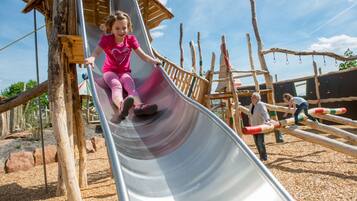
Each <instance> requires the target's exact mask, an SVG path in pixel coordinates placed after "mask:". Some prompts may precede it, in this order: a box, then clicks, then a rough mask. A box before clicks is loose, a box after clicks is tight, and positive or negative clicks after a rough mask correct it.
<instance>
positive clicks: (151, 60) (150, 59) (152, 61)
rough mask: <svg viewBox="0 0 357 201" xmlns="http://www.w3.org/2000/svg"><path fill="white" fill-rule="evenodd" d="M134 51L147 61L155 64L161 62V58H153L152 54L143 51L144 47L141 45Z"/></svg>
mask: <svg viewBox="0 0 357 201" xmlns="http://www.w3.org/2000/svg"><path fill="white" fill-rule="evenodd" d="M134 51H135V53H136V54H137V55H138V56H139V57H140V58H141V59H142V60H143V61H146V62H148V63H151V64H153V65H155V64H161V61H160V60H159V59H156V58H152V57H151V56H149V55H147V54H146V53H145V52H144V51H143V49H141V48H140V47H139V48H138V49H136V50H134Z"/></svg>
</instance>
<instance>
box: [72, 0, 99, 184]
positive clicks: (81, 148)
mask: <svg viewBox="0 0 357 201" xmlns="http://www.w3.org/2000/svg"><path fill="white" fill-rule="evenodd" d="M97 3H99V2H97ZM69 7H70V8H69V15H70V19H73V20H69V21H68V27H69V28H68V32H69V34H71V35H75V34H76V33H77V23H76V22H77V20H74V19H77V14H76V8H77V6H76V1H70V5H69ZM68 77H69V78H70V85H71V90H70V91H71V100H72V111H73V113H72V115H73V117H72V119H73V120H74V121H73V125H72V126H73V127H72V131H73V135H74V137H75V142H76V144H77V147H78V152H79V172H78V177H79V178H78V179H79V186H80V187H81V188H85V187H87V186H88V179H87V150H86V139H85V133H84V125H83V118H82V114H81V113H82V110H81V105H80V100H79V99H80V98H79V91H78V80H77V66H76V64H74V63H71V64H69V76H68Z"/></svg>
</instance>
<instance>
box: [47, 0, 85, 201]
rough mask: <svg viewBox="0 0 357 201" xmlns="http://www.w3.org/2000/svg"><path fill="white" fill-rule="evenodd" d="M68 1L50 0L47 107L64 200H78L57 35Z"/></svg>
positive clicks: (64, 22)
mask: <svg viewBox="0 0 357 201" xmlns="http://www.w3.org/2000/svg"><path fill="white" fill-rule="evenodd" d="M68 7H69V5H68V1H63V0H54V1H53V9H52V22H53V26H52V30H51V36H50V38H49V50H48V56H49V59H48V61H49V62H48V82H49V90H48V91H49V104H50V108H51V110H52V111H51V119H52V126H53V131H54V135H55V138H56V140H57V153H58V156H59V157H58V158H59V161H58V164H60V166H61V171H62V176H63V179H64V182H65V185H66V189H67V199H68V200H71V201H72V200H73V201H77V200H82V198H81V194H80V190H79V186H78V181H77V178H76V170H75V162H74V158H73V150H72V149H71V147H70V141H69V137H68V133H67V132H68V128H67V126H68V125H67V115H66V110H65V106H66V105H65V95H64V84H65V79H64V77H63V70H64V69H63V64H62V58H61V56H62V46H61V43H60V41H59V38H58V34H66V33H65V32H66V26H67V21H68V15H67V13H68V10H67V9H68ZM71 20H72V19H71Z"/></svg>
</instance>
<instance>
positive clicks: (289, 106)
mask: <svg viewBox="0 0 357 201" xmlns="http://www.w3.org/2000/svg"><path fill="white" fill-rule="evenodd" d="M291 107H295V103H293V101H292V100H289V102H288V110H290V108H291ZM287 116H288V113H287V112H285V113H284V115H283V117H287Z"/></svg>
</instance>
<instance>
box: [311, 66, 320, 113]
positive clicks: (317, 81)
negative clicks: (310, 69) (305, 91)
mask: <svg viewBox="0 0 357 201" xmlns="http://www.w3.org/2000/svg"><path fill="white" fill-rule="evenodd" d="M312 64H313V66H314V81H315V92H316V98H317V104H318V106H319V107H321V102H320V101H321V97H320V82H319V78H318V74H317V65H316V62H315V61H314V62H313V63H312Z"/></svg>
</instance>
